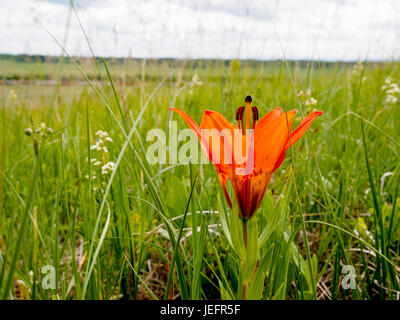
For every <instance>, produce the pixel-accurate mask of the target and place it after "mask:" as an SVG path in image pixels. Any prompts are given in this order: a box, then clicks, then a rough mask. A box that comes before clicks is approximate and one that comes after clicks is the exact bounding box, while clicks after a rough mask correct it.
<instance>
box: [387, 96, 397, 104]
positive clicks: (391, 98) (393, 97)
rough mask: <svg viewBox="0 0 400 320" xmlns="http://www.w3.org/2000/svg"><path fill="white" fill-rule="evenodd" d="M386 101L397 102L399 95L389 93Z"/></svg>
mask: <svg viewBox="0 0 400 320" xmlns="http://www.w3.org/2000/svg"><path fill="white" fill-rule="evenodd" d="M385 102H387V103H396V102H397V97H395V96H392V95H387V96H386V99H385Z"/></svg>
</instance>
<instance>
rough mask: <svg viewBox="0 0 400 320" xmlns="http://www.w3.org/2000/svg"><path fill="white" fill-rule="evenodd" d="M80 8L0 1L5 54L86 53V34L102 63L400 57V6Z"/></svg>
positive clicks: (390, 0)
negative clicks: (113, 60)
mask: <svg viewBox="0 0 400 320" xmlns="http://www.w3.org/2000/svg"><path fill="white" fill-rule="evenodd" d="M74 4H75V8H76V11H74V10H73V9H71V6H70V4H69V0H0V53H12V54H43V55H60V54H61V48H60V46H59V44H61V45H63V46H64V47H65V49H66V51H67V52H68V53H69V54H71V55H79V56H81V55H83V56H88V55H90V54H91V51H90V47H89V45H88V42H87V40H86V38H85V34H84V32H85V33H86V35H87V38H88V40H89V42H90V45H91V47H92V50H93V52H94V54H95V55H96V56H104V57H111V56H115V57H138V58H165V57H171V58H194V59H195V58H216V59H260V60H268V59H283V58H287V59H304V60H364V59H368V60H392V59H399V58H400V0H319V1H316V0H75V1H74ZM80 24H81V25H82V27H81V25H80ZM82 28H83V29H82ZM83 30H84V32H83ZM52 37H54V38H55V39H56V40H57V41H58V43H59V44H57V42H56V41H55V40H54V39H53V38H52Z"/></svg>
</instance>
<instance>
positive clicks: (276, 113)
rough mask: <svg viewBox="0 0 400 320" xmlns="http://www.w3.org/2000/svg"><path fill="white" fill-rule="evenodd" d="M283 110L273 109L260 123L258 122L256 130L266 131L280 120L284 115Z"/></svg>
mask: <svg viewBox="0 0 400 320" xmlns="http://www.w3.org/2000/svg"><path fill="white" fill-rule="evenodd" d="M282 113H283V112H282V109H281V108H275V109H272V110H271V111H270V112H268V113H267V114H266V115H265V116H264V117H262V118H261V120H260V121H258V122H257V124H256V128H255V130H264V129H265V128H266V127H267V126H268V125H270V124H271V123H272V122H273V121H274V120H276V119H278V118H279V117H280V116H281V115H282Z"/></svg>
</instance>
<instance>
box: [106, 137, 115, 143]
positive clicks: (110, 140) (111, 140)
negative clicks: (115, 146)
mask: <svg viewBox="0 0 400 320" xmlns="http://www.w3.org/2000/svg"><path fill="white" fill-rule="evenodd" d="M104 140H106V141H108V142H111V143H112V142H113V139H111V138H110V137H106V138H105V139H104Z"/></svg>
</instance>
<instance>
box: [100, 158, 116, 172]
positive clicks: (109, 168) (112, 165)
mask: <svg viewBox="0 0 400 320" xmlns="http://www.w3.org/2000/svg"><path fill="white" fill-rule="evenodd" d="M115 168H116V164H115V163H114V162H112V161H110V162H107V163H106V164H105V165H104V166H102V167H101V174H103V175H106V174H109V173H111V172H112V171H114V169H115Z"/></svg>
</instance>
